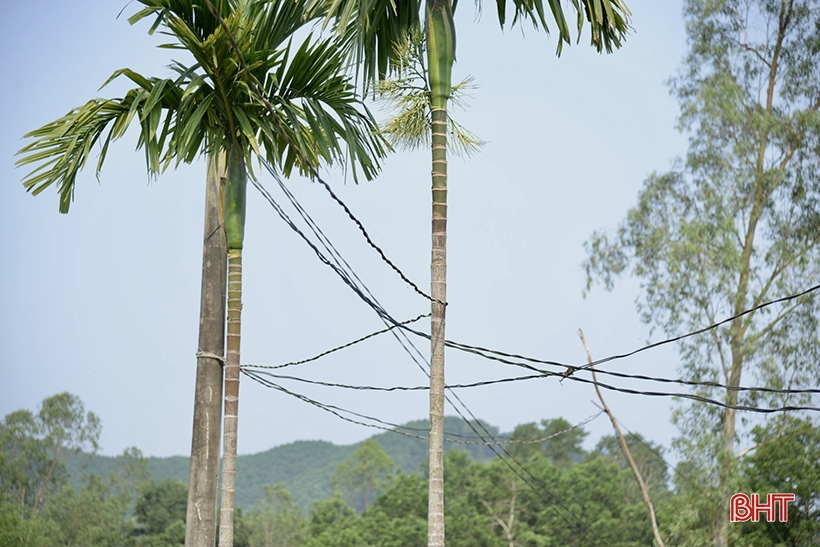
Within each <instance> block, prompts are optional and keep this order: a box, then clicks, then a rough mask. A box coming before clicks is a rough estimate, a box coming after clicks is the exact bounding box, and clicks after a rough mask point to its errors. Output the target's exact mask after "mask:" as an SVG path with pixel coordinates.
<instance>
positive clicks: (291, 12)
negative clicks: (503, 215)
mask: <svg viewBox="0 0 820 547" xmlns="http://www.w3.org/2000/svg"><path fill="white" fill-rule="evenodd" d="M140 3H141V4H143V5H144V6H145V7H144V8H143V9H142V10H140V11H139V12H137V13H136V14H135V15H133V16H131V17H130V18H129V22H130V23H131V24H136V23H138V22H140V21H141V20H143V19H146V18H152V19H154V21H153V25H152V27H151V28H150V30H149V33H151V34H153V33H154V31H155V30H156V29H158V28H162V29H163V32H162V33H163V34H164V35H169V36H171V37H172V39H173V42H171V43H169V44H162V45H161V46H160V47H166V48H171V49H184V50H186V51H187V52H189V53H190V54H191V56H192V57H193V59H194V62H193V63H192V64H190V65H186V64H185V63H182V62H179V61H174V62H173V63H172V65H171V68H172V69H173V70H174V72H175V73H176V76H175V77H173V78H167V79H160V78H149V77H145V76H142V75H140V74H138V73H136V72H134V71H132V70H130V69H122V70H118V71H117V72H115V73H114V74H113V75H112V76H111V78H109V80H108V82H110V81H111V80H114V79H117V78H121V77H124V78H127V79H129V80H131V81H132V82H133V83H134V84H136V86H137V87H135V88H133V89H132V90H130V91H128V92H127V93H126V94H125V95H124V96H123V97H121V98H114V99H95V100H92V101H89V102H88V103H86V104H85V105H83V106H81V107H78V108H75V109H73V110H71V111H70V112H69V113H68V114H66V115H65V116H63V117H62V118H60V119H58V120H55V121H54V122H51V123H49V124H46V125H45V126H43V127H41V128H39V129H36V130H34V131H32V132H30V133H28V134H27V135H26V137H27V138H31V139H33V141H32V142H29V143H28V144H27V145H26V146H25V147H24V148H23V149H22V150H20V152H19V154H20V155H21V157H20V159H19V160H18V161H17V165H18V166H22V165H33V166H34V167H33V170H32V171H31V172H30V173H29V174H28V175H27V176H26V177H25V178H24V180H23V184H24V186H25V187H26V189H27V190H29V191H32V192H33V193H34V194H38V193H40V192H42V191H43V190H45V189H46V188H48V187H50V186H52V185H55V184H56V185H57V186H58V190H59V193H60V211H61V212H63V213H66V212H68V209H69V206H70V203H71V200H72V199H73V193H74V187H75V184H76V177H77V174H78V172H79V171H80V170H81V169H82V168H83V167H84V166H85V164H86V162H87V161H88V159H89V157H90V154H91V150H92V148H93V147H94V145H95V144H97V143H102V146H101V148H100V153H99V158H98V161H97V175H98V177H99V172H100V169H101V168H102V164H103V163H104V161H105V158H106V154H107V151H108V147H109V145H110V143H111V142H112V141H115V140H117V139H119V138H121V137H122V136H123V135H124V134H125V132H126V129H127V128H128V127H129V126H130V125H131V124H132V123H135V122H136V123H138V125H139V128H140V132H139V137H138V141H137V148H142V149H144V151H145V158H146V168H147V170H148V173H149V174H151V175H158V174H159V173H161V172H162V171H164V170H165V169H166V168H168V167H169V166H170V165H171V164H174V165H179V164H180V163H182V162H185V163H190V162H192V161H194V160H195V159H196V158H197V157H198V156H199V155H200V154H202V153H205V154H207V155H213V154H216V153H217V152H218V151H220V150H224V151H228V150H230V149H231V148H232V147H233V146H240V147H241V150H242V152H243V154H245V159H246V163H248V166H249V167H250V160H251V158H252V156H256V157H258V158H260V159H264V160H266V161H268V162H270V163H271V164H272V165H273V166H275V167H276V168H278V169H280V170H281V171H282V172H283V173H284V174H285V175H286V176H288V175H290V174H291V173H292V172H293V170H294V169H297V170H298V171H300V172H302V173H303V174H308V173H310V172H311V170H315V169H317V168H318V167H319V165H320V163H345V162H346V161H347V160H349V161H350V165H351V166H352V168H353V174H354V178H356V177H357V173H358V169H361V170H362V172H363V173H364V175H365V177H366V178H368V179H371V178H373V177H374V176H375V174H376V172H377V170H378V168H379V163H378V161H379V159H380V158H381V157H383V156H384V154H385V148H384V141H383V140H382V139H381V137H380V136H379V135H378V133H377V131H376V124H375V122H374V121H373V118H372V116H371V115H370V113H369V112H368V111H367V109H366V108H364V106H363V105H362V103H361V101H360V100H359V98H358V97H357V95H356V91H355V88H354V86H353V85H352V83H351V82H350V81H349V77H348V76H347V75H346V74H345V70H346V68H347V65H348V61H347V59H346V54H347V49H346V48H345V47H344V44H343V43H340V42H339V41H338V40H337V39H335V38H325V39H318V38H316V37H314V36H313V35H312V34H308V35H307V36H306V38H305V39H304V41H303V42H302V43H301V44H298V43H297V44H295V45H293V47H291V46H292V44H291V43H290V40H291V38H292V36H293V35H294V33H297V32H298V31H299V30H300V29H302V28H303V27H305V26H306V25H308V24H309V23H310V22H311V19H312V18H314V17H317V16H321V12H320V11H316V10H309V9H308V6H307V4H308V3H309V2H308V0H293V1H288V2H267V1H263V0H240V1H238V2H226V3H220V2H217V4H218V5H219V10H218V11H219V17H221V18H222V21H223V23H224V26H223V24H222V23H220V21H219V19H218V18H217V17H215V16H213V15H212V14H211V13H210V12H209V11H208V10H207V9H204V8H203V7H202V6H200V5H198V4H197V3H196V2H190V1H186V2H174V3H171V4H168V3H167V2H165V1H164V0H140ZM237 51H238V52H237ZM108 82H106V84H107V83H108ZM257 92H258V93H260V94H261V95H262V96H263V97H264V100H261V99H259V98H258V97H257V94H258V93H257Z"/></svg>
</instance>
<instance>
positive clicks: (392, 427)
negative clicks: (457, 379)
mask: <svg viewBox="0 0 820 547" xmlns="http://www.w3.org/2000/svg"><path fill="white" fill-rule="evenodd" d="M242 372H243V373H244V374H245V375H246V376H248V377H249V378H251V379H252V380H254V381H256V382H257V383H259V384H261V385H263V386H265V387H268V388H272V389H276V390H279V391H281V392H283V393H286V394H288V395H290V396H292V397H296V398H297V399H299V400H301V401H304V402H306V403H308V404H311V405H313V406H316V407H318V408H321V409H322V410H325V411H327V412H330V413H331V414H334V415H335V416H337V417H338V418H341V419H342V420H345V421H348V422H351V423H354V424H357V425H363V426H366V427H372V428H375V429H381V430H383V431H387V432H391V433H398V434H400V435H405V436H408V437H412V438H415V439H422V440H425V441H427V440H430V438H429V437H424V436H421V435H415V434H412V433H406V431H427V429H419V428H414V427H408V426H403V425H398V424H394V423H390V422H386V421H384V420H381V419H379V418H375V417H373V416H368V415H366V414H360V413H358V412H354V411H352V410H347V409H344V408H341V407H338V406H335V405H329V404H326V403H321V402H319V401H316V400H315V399H311V398H310V397H308V396H306V395H302V394H300V393H296V392H294V391H291V390H289V389H286V388H285V387H283V386H282V385H280V384H276V383H275V382H271V381H268V380H264V379H262V378H260V377H259V376H258V374H260V373H257V372H249V371H245V370H243V371H242ZM338 413H346V414H351V415H354V416H358V417H359V418H363V419H366V420H371V421H374V422H377V423H379V424H382V425H375V424H367V423H363V422H360V421H357V420H353V419H351V418H347V417H345V416H342V415H340V414H338ZM602 413H603V411H600V412H596V413H594V414H591V415H589V416H587V417H586V418H584V419H583V420H581V421H580V422H578V423H577V424H575V425H573V426H571V427H568V428H566V429H563V430H561V431H557V432H555V433H551V434H550V435H547V436H545V437H540V438H537V439H526V440H523V439H512V438H509V437H506V438H505V440H502V441H493V442H487V441H467V440H463V439H464V438H469V437H467V436H465V435H459V434H456V433H448V432H445V433H444V434H445V435H447V436H448V437H461V438H459V439H456V438H445V439H444V440H445V442H448V443H456V444H469V445H477V446H494V445H501V444H520V445H528V444H539V443H543V442H546V441H548V440H550V439H554V438H556V437H559V436H561V435H563V434H565V433H569V432H570V431H572V430H574V429H578V428H579V427H583V426H585V425H587V424H588V423H590V422H592V421H593V420H595V419H596V418H598V416H600V415H601V414H602Z"/></svg>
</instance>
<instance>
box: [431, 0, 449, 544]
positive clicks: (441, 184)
mask: <svg viewBox="0 0 820 547" xmlns="http://www.w3.org/2000/svg"><path fill="white" fill-rule="evenodd" d="M427 57H428V74H429V77H430V90H431V97H430V99H431V100H430V104H431V118H432V139H431V140H432V156H433V169H432V179H433V215H432V256H431V263H430V277H431V296H432V297H433V302H432V310H431V312H432V313H431V319H430V350H431V351H430V353H431V355H430V456H429V471H430V478H429V486H428V487H429V499H428V507H427V544H428V546H429V547H443V546H444V327H445V302H446V301H447V101H448V99H449V98H450V90H451V74H452V71H453V61H454V58H455V26H454V25H453V14H452V7H451V5H450V0H427Z"/></svg>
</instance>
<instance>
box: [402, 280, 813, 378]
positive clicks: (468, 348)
mask: <svg viewBox="0 0 820 547" xmlns="http://www.w3.org/2000/svg"><path fill="white" fill-rule="evenodd" d="M818 289H820V284H818V285H814V286H812V287H809V288H808V289H806V290H804V291H801V292H799V293H797V294H792V295H789V296H784V297H782V298H777V299H775V300H771V301H768V302H764V303H762V304H758V305H757V306H755V307H753V308H750V309H748V310H745V311H743V312H741V313H739V314H737V315H733V316H732V317H728V318H726V319H723V320H721V321H719V322H717V323H713V324H711V325H709V326H707V327H703V328H701V329H698V330H695V331H691V332H687V333H686V334H681V335H680V336H675V337H672V338H667V339H665V340H661V341H659V342H654V343H652V344H648V345H646V346H643V347H640V348H638V349H635V350H632V351H629V352H627V353H620V354H615V355H610V356H609V357H603V358H601V359H597V360H595V361H593V362H592V363H588V364H585V365H572V364H569V363H564V362H561V361H553V360H547V359H538V358H535V357H528V356H526V355H521V354H517V353H508V352H505V351H500V350H495V349H491V348H485V347H482V346H473V345H469V344H463V343H461V342H455V341H453V340H447V341H445V344H446V345H447V347H451V348H453V349H457V350H460V351H469V352H472V353H477V352H483V353H489V354H494V355H499V356H502V357H510V358H514V359H520V360H522V361H528V362H531V363H538V364H541V365H550V366H556V367H564V368H567V369H570V371H569V373H568V375H571V374H574V373H575V372H577V371H579V370H585V369H588V368H590V367H593V366H598V365H600V364H603V363H608V362H610V361H616V360H619V359H626V358H627V357H632V356H633V355H636V354H638V353H641V352H644V351H647V350H650V349H654V348H657V347H660V346H663V345H666V344H671V343H673V342H679V341H680V340H683V339H685V338H690V337H692V336H696V335H698V334H703V333H705V332H708V331H710V330H714V329H716V328H718V327H720V326H721V325H724V324H726V323H728V322H730V321H733V320H735V319H737V318H739V317H743V316H745V315H748V314H750V313H753V312H755V311H758V310H760V309H763V308H766V307H769V306H772V305H774V304H780V303H782V302H788V301H790V300H794V299H796V298H800V297H802V296H806V295H808V294H810V293H813V292H815V291H817V290H818ZM402 328H403V329H404V330H406V331H408V332H410V333H412V334H415V335H416V336H420V337H422V338H427V339H429V338H430V335H429V334H426V333H423V332H420V331H417V330H414V329H411V328H409V327H402ZM477 354H479V355H480V353H477ZM482 356H484V357H486V355H482ZM650 378H651V377H647V378H645V379H650ZM674 381H677V380H674ZM682 381H683V380H681V382H682ZM715 387H720V386H719V385H717V386H715Z"/></svg>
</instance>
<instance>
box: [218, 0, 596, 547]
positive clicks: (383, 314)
mask: <svg viewBox="0 0 820 547" xmlns="http://www.w3.org/2000/svg"><path fill="white" fill-rule="evenodd" d="M206 3H207V7H208V10H209V11H210V12H211V14H212V15H214V16H215V17H216V18H217V19H218V20H219V23H220V26H221V27H222V28H223V29H224V31H225V32H226V34H227V36H228V38H229V41H230V45H231V47H232V48H233V49H234V51H235V52H236V53H237V55H238V57H239V60H240V63H241V65H242V69H243V73H244V75H245V77H246V79H247V80H248V85H249V86H250V88H251V89H252V91H253V92H254V94H255V95H257V96H258V98H259V99H260V100H261V101H262V104H263V105H264V106H265V108H266V109H267V110H268V111H269V112H270V113H272V114H273V108H272V106H271V104H270V102H268V101H267V99H265V97H264V96H263V95H262V93H261V91H260V90H259V88H258V86H257V85H256V82H255V81H254V80H253V78H251V77H250V71H249V69H248V66H247V64H246V62H245V58H244V56H243V55H242V52H241V51H240V50H239V48H238V46H237V44H236V41H235V40H234V37H233V36H232V34H231V32H230V29H228V27H227V25H226V24H225V21H224V20H223V19H222V17H221V16H220V15H219V14H218V13H217V12H216V10H215V8H214V6H213V4H212V3H211V1H210V0H206ZM272 118H273V121H274V124H275V125H276V126H277V128H278V129H279V132H280V134H281V135H282V136H283V137H284V138H285V139H286V140H287V141H288V142H289V143H290V146H291V147H292V148H293V149H294V150H296V152H297V153H299V154H300V155H301V152H300V151H299V149H298V147H294V146H293V143H292V142H291V141H290V137H289V136H288V135H287V133H286V132H284V131H283V130H282V128H281V125H280V124H279V120H278V119H277V118H276V116H275V115H273V116H272ZM306 165H307V166H308V168H309V169H310V171H311V172H312V173H314V174H315V175H316V176H317V178H318V173H316V170H315V169H314V168H313V167H312V166H311V165H310V163H309V162H306ZM268 170H269V171H271V172H273V169H271V168H270V166H268ZM276 178H277V180H278V177H276ZM254 184H255V186H256V187H257V189H260V191H261V188H260V186H259V185H258V184H257V183H256V181H254ZM280 184H281V181H280ZM271 205H273V202H271ZM282 215H283V212H280V216H282ZM285 217H286V215H285V216H282V218H283V220H284V219H285ZM291 226H292V227H293V228H295V225H291ZM297 231H298V229H297ZM301 235H302V237H303V238H304V239H305V241H306V242H308V243H309V244H310V246H311V247H312V248H313V249H314V251H315V252H316V254H317V256H319V257H320V259H322V258H324V257H323V255H321V253H320V252H319V251H318V249H316V247H315V246H313V245H312V244H311V243H310V242H309V241H308V240H307V239H306V238H305V237H304V235H303V234H301ZM324 261H325V262H326V263H327V264H328V265H329V266H330V265H331V264H330V263H329V262H328V261H327V259H324ZM394 268H395V266H394ZM334 270H336V271H337V273H339V274H340V275H342V272H341V270H340V269H339V268H338V267H334ZM342 278H343V279H344V280H345V282H346V283H348V284H349V286H350V287H351V288H352V289H353V290H354V292H356V293H357V294H358V295H359V296H360V297H362V298H363V300H365V302H368V304H370V305H371V307H373V309H374V310H376V311H377V313H379V315H380V317H382V319H383V320H384V321H387V320H388V319H389V320H390V321H391V322H392V323H396V321H395V320H394V319H392V317H390V316H389V315H388V314H387V312H386V311H385V310H384V309H381V307H380V306H379V308H378V309H377V307H376V306H375V305H374V304H375V302H371V301H370V300H368V299H367V298H366V297H365V296H364V294H363V293H362V292H361V291H360V290H359V289H358V287H356V286H355V285H354V284H353V283H351V282H350V280H349V279H348V278H347V277H346V276H344V275H342ZM368 292H369V291H368ZM422 294H423V293H422ZM425 296H426V295H425ZM427 298H428V299H430V300H433V299H432V298H431V297H429V296H428V297H427ZM404 328H407V327H404ZM391 332H392V334H393V335H394V337H396V339H397V340H398V339H399V337H398V335H397V334H396V332H394V331H391ZM408 342H409V340H408ZM400 343H401V342H400ZM436 343H438V340H436V341H434V342H433V344H434V347H435V344H436ZM410 345H411V346H412V342H410ZM402 347H404V348H405V350H406V351H408V353H410V352H409V349H407V347H406V346H405V345H404V344H403V343H402ZM413 347H414V349H416V348H415V346H413ZM416 351H417V352H418V349H416ZM414 361H415V358H414ZM416 363H417V364H418V361H416ZM428 366H429V365H428ZM422 370H423V368H422ZM453 396H454V397H455V398H456V400H458V401H459V403H460V404H461V405H462V406H463V407H464V409H465V410H466V411H467V412H468V413H469V414H470V415H471V416H473V417H475V416H474V415H473V414H472V412H471V411H470V410H469V408H467V406H466V405H464V403H463V402H462V401H461V400H460V398H459V397H458V395H457V394H455V393H453ZM447 400H448V401H449V399H447ZM451 404H452V402H451ZM453 408H455V410H456V412H457V413H458V414H459V415H460V416H461V417H462V418H463V419H464V420H465V421H466V422H467V424H468V425H469V426H470V427H471V428H472V429H473V431H475V432H476V433H478V431H477V430H476V429H475V427H474V426H473V425H472V424H471V423H470V422H469V421H468V420H467V419H466V418H465V417H464V415H463V414H462V413H461V412H460V411H459V410H458V408H457V407H456V406H455V405H453ZM479 425H480V426H481V427H482V428H483V429H484V430H485V431H486V432H487V433H488V434H489V432H488V431H487V430H486V428H485V427H484V426H483V424H481V423H480V422H479ZM491 449H492V450H493V451H494V452H495V448H494V447H491ZM501 450H502V451H504V453H505V454H506V455H507V456H508V457H509V458H510V459H512V460H513V461H516V460H515V459H514V458H512V455H511V454H510V453H509V452H508V451H507V450H506V449H504V447H503V446H502V447H501ZM496 453H497V452H496ZM497 454H498V453H497ZM499 456H500V454H499ZM502 461H504V462H505V464H506V465H507V466H508V467H510V469H511V470H512V471H513V472H514V473H515V474H516V475H518V476H519V477H520V478H521V479H522V480H524V482H525V483H526V484H527V485H528V486H530V488H532V489H533V490H535V489H534V488H533V487H532V484H531V483H529V482H528V481H527V480H526V479H524V477H523V476H522V475H521V474H520V473H518V471H516V470H515V468H513V467H512V465H511V464H510V463H509V462H508V461H507V460H506V459H503V458H502ZM516 463H517V464H518V465H519V466H521V468H522V469H523V470H524V471H525V472H526V473H527V474H528V475H529V476H530V477H532V478H533V479H536V480H537V481H538V482H539V483H540V484H541V487H542V489H543V491H545V492H546V493H547V494H548V495H549V496H550V497H551V498H552V499H553V500H554V501H555V502H556V503H557V504H559V505H561V506H562V507H564V508H565V509H566V506H565V505H564V504H563V503H562V502H561V501H560V498H558V497H556V496H555V495H554V494H552V493H551V492H550V491H549V489H548V488H547V486H546V485H545V484H544V483H543V482H542V481H540V480H538V479H537V478H536V477H534V476H533V475H532V473H530V472H529V471H528V470H527V469H526V468H524V467H523V466H522V465H521V464H520V462H517V461H516ZM582 505H583V504H582ZM551 507H552V508H553V510H554V511H556V512H559V511H558V509H557V507H556V506H554V505H552V506H551ZM570 514H571V515H573V514H572V512H570ZM559 516H561V515H560V513H559ZM573 517H574V519H575V521H576V522H579V523H580V522H581V521H580V520H579V519H578V517H577V516H575V515H573ZM561 518H563V519H564V520H567V518H566V517H564V516H561ZM576 530H578V531H580V532H581V533H582V534H583V536H584V538H586V539H589V538H588V536H587V534H586V532H585V531H584V530H582V529H580V528H577V526H576ZM595 535H596V536H598V539H600V540H602V538H601V537H600V535H598V534H597V533H595Z"/></svg>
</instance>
